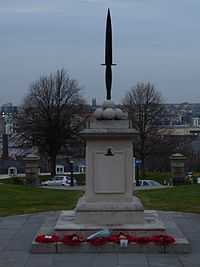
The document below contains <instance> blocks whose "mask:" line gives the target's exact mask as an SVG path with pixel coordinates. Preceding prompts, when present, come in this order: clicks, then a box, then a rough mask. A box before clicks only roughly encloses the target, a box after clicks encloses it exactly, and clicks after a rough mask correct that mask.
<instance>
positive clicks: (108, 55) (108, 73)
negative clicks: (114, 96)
mask: <svg viewBox="0 0 200 267" xmlns="http://www.w3.org/2000/svg"><path fill="white" fill-rule="evenodd" d="M102 65H105V66H106V70H105V81H106V91H107V97H106V99H107V100H111V87H112V66H114V65H116V64H113V63H112V24H111V16H110V10H109V9H108V14H107V20H106V42H105V64H102Z"/></svg>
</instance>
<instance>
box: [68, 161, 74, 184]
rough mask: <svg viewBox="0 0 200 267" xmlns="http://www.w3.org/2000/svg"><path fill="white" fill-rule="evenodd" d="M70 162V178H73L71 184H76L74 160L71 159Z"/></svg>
mask: <svg viewBox="0 0 200 267" xmlns="http://www.w3.org/2000/svg"><path fill="white" fill-rule="evenodd" d="M69 164H70V165H69V166H70V178H71V181H70V186H74V161H73V160H70V162H69Z"/></svg>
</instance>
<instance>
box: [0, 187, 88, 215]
mask: <svg viewBox="0 0 200 267" xmlns="http://www.w3.org/2000/svg"><path fill="white" fill-rule="evenodd" d="M82 194H83V193H82V192H80V191H68V190H55V189H40V188H34V187H30V186H23V185H10V184H0V216H7V215H14V214H23V213H33V212H40V211H53V210H64V209H73V208H74V206H75V205H76V202H77V200H78V198H79V197H80V196H81V195H82Z"/></svg>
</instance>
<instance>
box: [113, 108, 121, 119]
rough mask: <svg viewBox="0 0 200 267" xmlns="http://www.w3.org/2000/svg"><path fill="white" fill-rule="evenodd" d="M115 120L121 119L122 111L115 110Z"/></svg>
mask: <svg viewBox="0 0 200 267" xmlns="http://www.w3.org/2000/svg"><path fill="white" fill-rule="evenodd" d="M115 118H116V119H117V120H121V119H122V118H123V111H122V110H121V109H120V108H116V109H115Z"/></svg>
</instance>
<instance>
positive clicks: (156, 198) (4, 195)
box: [0, 184, 200, 216]
mask: <svg viewBox="0 0 200 267" xmlns="http://www.w3.org/2000/svg"><path fill="white" fill-rule="evenodd" d="M82 194H83V192H78V191H68V190H55V189H40V188H34V187H29V186H23V185H11V184H0V216H6V215H15V214H23V213H34V212H40V211H53V210H63V209H73V208H74V207H75V205H76V202H77V200H78V198H79V197H80V196H81V195H82ZM137 196H138V197H140V199H141V200H142V202H143V204H144V207H145V209H155V210H170V211H183V212H195V213H200V185H196V184H195V185H184V186H178V187H174V188H168V189H155V190H144V191H138V192H137Z"/></svg>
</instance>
